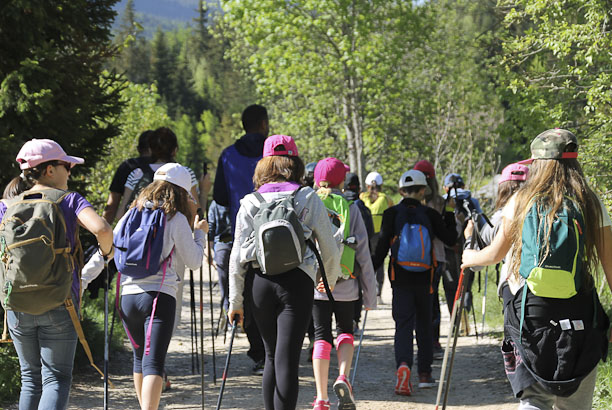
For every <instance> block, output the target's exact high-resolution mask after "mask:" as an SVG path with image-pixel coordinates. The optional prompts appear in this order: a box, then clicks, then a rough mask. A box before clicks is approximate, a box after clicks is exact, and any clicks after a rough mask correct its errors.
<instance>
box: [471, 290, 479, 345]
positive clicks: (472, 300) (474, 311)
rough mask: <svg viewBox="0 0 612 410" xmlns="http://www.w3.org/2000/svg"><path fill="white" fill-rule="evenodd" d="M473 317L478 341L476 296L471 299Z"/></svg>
mask: <svg viewBox="0 0 612 410" xmlns="http://www.w3.org/2000/svg"><path fill="white" fill-rule="evenodd" d="M471 305H472V318H473V319H474V333H475V334H476V342H478V326H477V325H476V307H474V298H473V297H472V299H471Z"/></svg>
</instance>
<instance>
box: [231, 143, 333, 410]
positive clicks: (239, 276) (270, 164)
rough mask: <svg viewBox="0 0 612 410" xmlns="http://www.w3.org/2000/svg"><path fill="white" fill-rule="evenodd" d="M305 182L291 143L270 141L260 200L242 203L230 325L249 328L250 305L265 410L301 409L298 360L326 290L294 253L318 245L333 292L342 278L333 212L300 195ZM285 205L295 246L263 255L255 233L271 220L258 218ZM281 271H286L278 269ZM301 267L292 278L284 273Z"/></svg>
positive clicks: (313, 265) (308, 257)
mask: <svg viewBox="0 0 612 410" xmlns="http://www.w3.org/2000/svg"><path fill="white" fill-rule="evenodd" d="M303 176H304V164H303V162H302V160H301V159H300V157H299V156H298V150H297V146H296V145H295V142H294V141H293V138H291V137H289V136H285V135H273V136H271V137H270V138H268V139H267V140H266V142H265V145H264V149H263V158H262V159H261V160H260V161H259V162H258V163H257V167H256V168H255V174H254V175H253V182H254V183H255V189H256V192H255V193H252V194H249V195H247V196H245V197H244V198H243V199H242V201H241V206H240V210H239V211H238V215H237V217H236V232H235V236H234V244H233V248H232V253H231V256H230V286H229V291H230V296H229V299H230V312H229V320H230V322H232V323H233V321H234V320H236V321H237V322H238V323H240V322H241V321H242V320H244V308H243V306H244V304H243V303H244V300H245V299H246V298H249V297H250V298H252V301H253V304H252V309H253V317H254V319H255V321H256V322H257V326H258V327H259V329H260V331H261V335H262V337H263V341H264V345H265V357H266V363H265V367H264V374H263V398H264V404H265V408H266V409H267V410H271V409H276V410H281V409H295V407H296V403H297V398H298V391H299V382H298V370H299V360H300V353H301V350H302V343H303V341H304V334H305V332H306V328H307V327H308V323H309V321H310V318H311V314H312V305H313V291H312V289H313V287H314V286H315V284H317V286H319V288H322V287H323V285H322V284H321V283H320V282H318V281H317V262H316V256H315V254H314V252H313V251H312V249H311V248H310V247H305V251H304V253H301V249H295V247H296V244H297V243H301V244H302V243H304V242H302V240H304V241H308V240H313V239H316V240H317V243H318V245H319V249H320V250H321V258H322V262H323V266H324V271H325V272H326V277H327V280H328V282H329V286H330V288H333V286H334V284H335V283H336V279H337V278H338V277H339V276H340V251H339V247H338V244H337V242H336V240H335V239H334V237H333V233H332V228H331V224H330V223H329V218H328V216H327V211H326V209H325V206H324V205H323V203H322V202H321V200H320V199H319V197H318V196H317V195H316V193H315V192H314V190H313V189H312V188H309V187H300V185H301V182H302V178H303ZM300 188H301V189H300ZM262 200H263V201H266V203H263V202H262ZM282 201H286V202H289V203H290V204H288V205H286V206H283V207H282V208H281V207H280V206H278V207H277V208H278V209H279V210H282V209H290V210H291V209H293V210H294V212H291V213H290V214H291V215H293V216H294V217H295V219H291V220H292V221H293V223H290V221H289V220H283V221H282V223H281V226H283V225H284V226H286V225H290V226H291V230H292V231H293V232H294V233H293V234H292V237H293V238H294V240H293V241H287V240H285V241H284V242H282V243H277V244H272V245H269V246H272V251H269V250H268V248H265V252H264V251H262V247H263V245H268V244H267V243H266V242H263V239H262V240H261V241H260V240H259V239H256V238H259V237H260V236H259V235H258V234H257V233H258V232H260V229H263V225H259V224H257V226H256V225H255V221H256V220H257V221H263V220H264V219H263V217H264V216H265V215H262V213H259V212H258V211H259V210H260V209H261V208H262V207H266V209H270V208H268V207H270V206H274V205H275V204H278V203H281V204H282V203H284V202H282ZM277 208H274V209H277ZM291 215H290V216H291ZM295 215H297V216H295ZM292 218H293V217H292ZM298 218H299V220H298ZM296 224H297V225H298V226H296ZM287 229H288V228H287ZM295 229H297V231H300V230H303V233H302V234H301V235H302V237H299V238H298V237H297V235H298V234H299V233H300V232H296V231H295ZM267 232H270V231H266V233H267ZM260 233H261V232H260ZM293 235H296V236H293ZM262 238H263V236H262ZM262 242H263V245H262ZM258 244H259V246H257V245H258ZM268 252H269V253H268ZM287 255H298V256H299V255H303V257H302V258H297V259H292V260H291V262H292V263H291V265H285V264H284V263H285V259H284V258H285V257H286V256H287ZM266 256H267V257H266ZM276 259H278V260H276ZM300 260H301V262H300ZM286 263H288V262H286ZM278 264H282V265H281V266H280V267H279V266H278ZM298 264H299V265H298ZM296 265H297V267H295V268H293V269H291V270H289V271H286V272H283V271H284V269H281V268H282V267H284V266H296ZM264 267H265V270H264ZM273 267H275V268H276V270H277V271H279V272H283V273H278V272H277V271H274V273H278V274H272V272H273V270H272V269H273ZM249 273H250V274H251V275H252V277H253V280H252V282H251V283H249V282H248V281H247V278H248V275H249ZM243 294H244V296H243Z"/></svg>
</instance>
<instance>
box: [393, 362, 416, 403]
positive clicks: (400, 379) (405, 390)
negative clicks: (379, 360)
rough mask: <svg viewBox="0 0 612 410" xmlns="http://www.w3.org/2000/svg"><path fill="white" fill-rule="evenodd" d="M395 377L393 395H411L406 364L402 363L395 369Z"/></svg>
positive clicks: (410, 384) (408, 371)
mask: <svg viewBox="0 0 612 410" xmlns="http://www.w3.org/2000/svg"><path fill="white" fill-rule="evenodd" d="M396 376H397V382H396V383H395V394H399V395H400V396H410V395H411V394H412V383H410V368H409V367H408V365H407V364H406V363H402V364H401V365H400V367H398V368H397V372H396Z"/></svg>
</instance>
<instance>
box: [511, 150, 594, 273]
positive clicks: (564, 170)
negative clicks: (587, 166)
mask: <svg viewBox="0 0 612 410" xmlns="http://www.w3.org/2000/svg"><path fill="white" fill-rule="evenodd" d="M565 197H570V198H572V199H573V200H575V201H576V204H577V205H578V206H579V208H580V210H581V211H582V214H583V215H584V223H585V226H584V228H583V229H584V230H585V231H586V237H585V254H584V256H585V261H584V265H583V267H584V273H585V275H584V278H585V280H586V282H585V283H586V284H587V285H588V284H592V275H593V272H597V270H596V268H597V264H598V261H599V258H598V257H597V251H596V244H597V242H598V241H599V240H600V233H601V230H600V229H599V227H600V226H601V224H602V212H601V206H600V205H599V200H598V199H597V196H596V195H595V193H594V192H593V191H592V190H591V188H589V186H588V184H587V182H586V179H585V177H584V174H583V172H582V168H581V167H580V164H579V163H578V161H577V160H576V159H561V160H556V159H538V160H535V161H534V162H533V164H532V165H531V169H530V170H529V178H528V179H527V182H526V183H525V185H523V187H522V188H521V189H520V190H518V192H517V193H516V200H515V201H516V202H515V204H516V205H515V217H514V220H513V221H512V224H511V225H510V238H511V241H512V262H511V265H510V271H511V272H512V273H513V274H514V275H515V277H516V278H518V276H519V268H520V266H521V249H522V240H523V238H522V231H523V222H524V221H525V217H526V216H527V213H528V212H529V210H530V209H531V204H533V202H532V201H534V200H535V201H537V203H538V204H540V205H542V206H543V207H544V208H545V209H547V210H549V212H548V213H547V215H546V225H547V226H546V231H545V232H550V231H551V229H552V224H553V221H554V219H555V214H556V213H557V211H559V209H560V208H561V207H562V206H563V200H564V198H565ZM545 241H546V244H545V246H546V248H545V254H547V253H548V252H549V251H550V243H549V242H548V241H547V240H546V239H545Z"/></svg>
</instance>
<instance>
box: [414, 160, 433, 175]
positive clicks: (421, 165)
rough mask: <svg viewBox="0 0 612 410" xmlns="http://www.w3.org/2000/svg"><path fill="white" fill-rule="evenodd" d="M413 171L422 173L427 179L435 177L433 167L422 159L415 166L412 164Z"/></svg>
mask: <svg viewBox="0 0 612 410" xmlns="http://www.w3.org/2000/svg"><path fill="white" fill-rule="evenodd" d="M414 169H416V170H417V171H421V172H422V173H424V174H425V176H426V177H427V178H433V177H435V176H436V170H435V169H434V166H433V165H432V163H431V162H429V161H427V160H426V159H422V160H420V161H419V162H417V163H416V164H414Z"/></svg>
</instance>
